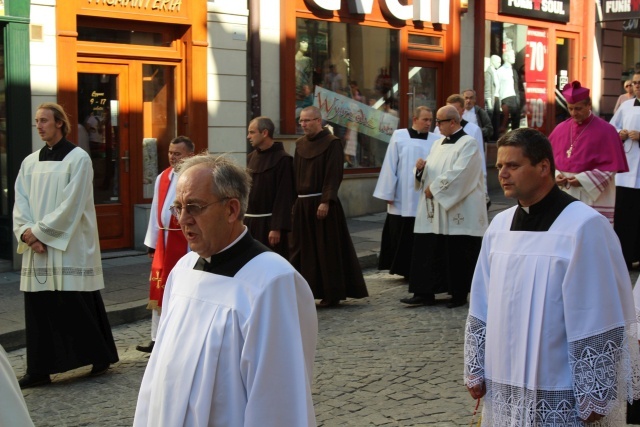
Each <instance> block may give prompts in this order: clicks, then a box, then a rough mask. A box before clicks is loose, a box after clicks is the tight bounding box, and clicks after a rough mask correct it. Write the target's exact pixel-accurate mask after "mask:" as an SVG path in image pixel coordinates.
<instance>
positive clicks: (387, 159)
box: [373, 132, 400, 201]
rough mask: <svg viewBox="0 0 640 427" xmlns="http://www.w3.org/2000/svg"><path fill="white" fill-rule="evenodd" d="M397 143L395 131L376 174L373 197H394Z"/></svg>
mask: <svg viewBox="0 0 640 427" xmlns="http://www.w3.org/2000/svg"><path fill="white" fill-rule="evenodd" d="M399 157H400V156H399V154H398V144H397V141H396V135H395V132H394V134H393V135H392V136H391V141H389V146H388V147H387V153H386V154H385V156H384V161H383V162H382V167H381V168H380V175H379V176H378V183H377V184H376V189H375V190H374V192H373V197H375V198H376V199H380V200H385V201H393V200H395V198H396V187H397V185H398V161H399Z"/></svg>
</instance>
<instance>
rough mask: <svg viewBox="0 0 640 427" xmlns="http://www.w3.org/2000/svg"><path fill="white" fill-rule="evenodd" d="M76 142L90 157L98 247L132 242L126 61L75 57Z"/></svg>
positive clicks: (118, 245) (122, 245) (104, 247)
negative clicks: (101, 60) (103, 61)
mask: <svg viewBox="0 0 640 427" xmlns="http://www.w3.org/2000/svg"><path fill="white" fill-rule="evenodd" d="M77 93H78V145H80V146H81V147H82V148H84V149H85V150H87V151H88V152H89V154H90V156H91V160H92V163H93V197H94V202H95V205H96V214H97V216H98V232H99V234H100V246H101V249H103V250H105V249H114V248H123V247H131V244H132V233H131V228H132V227H131V222H132V219H131V212H132V206H131V197H130V168H131V165H130V158H131V155H130V146H129V111H130V110H129V65H127V64H102V63H83V62H80V63H78V91H77Z"/></svg>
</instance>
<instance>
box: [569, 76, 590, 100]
mask: <svg viewBox="0 0 640 427" xmlns="http://www.w3.org/2000/svg"><path fill="white" fill-rule="evenodd" d="M590 92H591V91H590V90H589V88H586V87H582V85H580V82H579V81H577V80H576V81H573V82H571V83H567V84H566V85H564V88H563V89H562V96H564V99H566V100H567V104H575V103H576V102H580V101H584V100H585V99H587V98H589V93H590Z"/></svg>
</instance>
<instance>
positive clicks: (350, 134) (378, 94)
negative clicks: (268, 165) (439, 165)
mask: <svg viewBox="0 0 640 427" xmlns="http://www.w3.org/2000/svg"><path fill="white" fill-rule="evenodd" d="M399 63H400V61H399V46H398V31H396V30H390V29H383V28H372V27H365V26H360V25H350V24H343V23H335V22H324V21H316V20H310V19H298V20H297V40H296V54H295V76H296V79H295V91H294V92H293V93H294V96H295V104H296V117H295V120H296V123H297V122H298V118H299V116H300V111H301V110H302V109H303V108H304V107H307V106H310V105H316V106H318V107H320V110H321V111H322V115H323V118H324V119H325V121H326V123H327V124H329V125H330V126H331V127H332V129H333V133H334V134H335V135H336V136H338V137H340V138H341V139H342V140H343V141H344V144H345V150H344V155H345V156H344V166H345V167H346V168H369V167H380V166H381V165H382V161H383V159H384V154H385V152H386V148H387V144H388V141H389V137H390V135H391V133H392V132H393V130H394V129H396V128H397V127H398V91H399V84H398V81H399V77H398V76H399V75H398V68H399ZM292 84H293V83H292ZM297 132H298V133H302V129H301V128H300V127H299V126H298V127H297Z"/></svg>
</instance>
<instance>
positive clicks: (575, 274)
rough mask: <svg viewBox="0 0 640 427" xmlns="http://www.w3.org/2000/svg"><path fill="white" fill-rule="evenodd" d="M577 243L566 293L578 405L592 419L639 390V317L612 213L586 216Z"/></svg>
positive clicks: (566, 325)
mask: <svg viewBox="0 0 640 427" xmlns="http://www.w3.org/2000/svg"><path fill="white" fill-rule="evenodd" d="M574 247H575V250H574V253H572V255H571V259H570V260H569V261H568V262H569V265H568V268H567V273H566V276H565V280H564V282H563V284H562V294H563V305H564V314H565V328H566V333H567V340H568V349H569V364H570V367H571V372H572V373H573V382H574V395H575V398H576V405H577V408H576V410H577V411H578V413H579V415H580V417H581V418H582V419H586V418H587V417H588V416H589V415H590V414H591V413H592V412H597V413H598V414H602V415H607V414H608V413H609V412H610V411H611V409H612V408H613V407H615V406H616V405H617V404H618V402H619V401H620V400H622V401H624V400H629V399H633V397H634V394H637V391H634V387H636V388H637V386H638V384H637V383H636V384H634V378H636V379H637V378H638V373H639V371H640V366H639V354H638V342H637V340H638V337H637V323H636V322H637V321H636V314H635V308H634V305H633V295H632V294H631V281H630V279H629V274H628V271H627V268H626V265H625V262H624V258H623V256H622V251H621V249H620V244H619V243H618V239H617V237H616V235H615V233H614V231H613V228H612V227H611V225H610V224H609V222H608V221H607V219H606V218H604V217H603V216H600V215H598V216H593V217H591V218H590V219H589V220H588V221H586V222H585V224H584V225H583V226H582V227H581V228H580V230H579V231H578V233H577V235H576V243H575V246H574ZM603 266H606V267H603Z"/></svg>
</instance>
